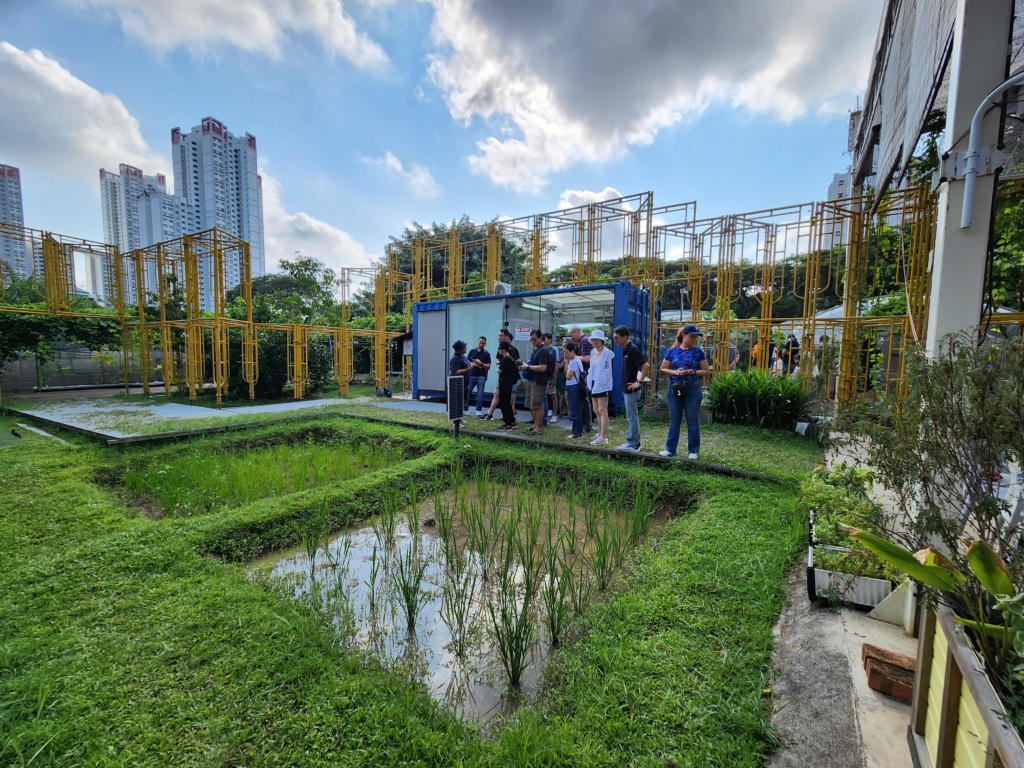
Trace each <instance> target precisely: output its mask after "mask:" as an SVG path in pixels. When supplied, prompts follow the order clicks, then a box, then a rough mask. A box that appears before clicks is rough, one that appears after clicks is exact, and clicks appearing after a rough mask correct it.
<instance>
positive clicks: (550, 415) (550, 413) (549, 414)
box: [548, 408, 555, 419]
mask: <svg viewBox="0 0 1024 768" xmlns="http://www.w3.org/2000/svg"><path fill="white" fill-rule="evenodd" d="M554 415H555V414H553V413H552V412H551V409H550V408H548V418H549V419H550V418H551V417H552V416H554Z"/></svg>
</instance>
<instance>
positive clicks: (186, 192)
mask: <svg viewBox="0 0 1024 768" xmlns="http://www.w3.org/2000/svg"><path fill="white" fill-rule="evenodd" d="M171 145H172V148H171V151H172V160H173V163H174V188H175V190H176V191H177V194H179V195H181V196H182V197H183V198H184V199H185V203H186V206H187V208H188V217H189V221H188V230H189V231H190V232H197V231H201V230H204V229H210V228H211V227H220V228H221V229H223V230H225V231H226V232H230V233H231V234H233V235H235V236H237V237H240V238H242V239H243V240H245V241H247V242H248V243H249V257H250V269H251V271H252V276H253V277H256V276H257V275H262V274H263V272H264V269H265V253H264V246H263V181H262V179H261V178H260V177H259V175H258V174H257V172H256V137H255V136H253V135H252V134H250V133H247V134H245V136H235V135H233V134H232V133H231V132H230V131H229V130H228V129H227V126H226V125H224V124H223V123H222V122H220V121H219V120H215V119H214V118H212V117H204V118H203V120H202V123H201V124H200V125H197V126H194V127H193V128H192V131H191V132H189V133H182V132H181V129H180V128H175V129H173V130H172V131H171ZM227 269H228V273H227V275H225V281H226V286H227V287H228V288H233V287H234V286H236V285H238V283H239V281H240V280H241V275H240V274H238V266H237V264H233V265H228V267H227ZM202 280H203V292H204V294H205V293H206V287H207V285H208V280H207V276H206V274H205V272H204V273H203V275H202ZM206 304H207V302H206V301H204V305H206Z"/></svg>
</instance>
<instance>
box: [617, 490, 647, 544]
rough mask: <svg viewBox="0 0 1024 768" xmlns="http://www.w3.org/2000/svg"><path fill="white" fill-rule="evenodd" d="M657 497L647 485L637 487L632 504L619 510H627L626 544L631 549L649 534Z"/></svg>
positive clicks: (624, 505)
mask: <svg viewBox="0 0 1024 768" xmlns="http://www.w3.org/2000/svg"><path fill="white" fill-rule="evenodd" d="M655 503H656V502H655V497H654V493H653V492H652V491H651V489H650V488H649V487H648V486H647V485H646V484H645V483H641V484H639V485H637V487H636V491H635V492H634V493H633V501H632V503H631V504H623V505H622V506H620V507H618V509H624V510H626V521H627V523H626V528H627V530H626V542H627V544H628V546H629V547H630V548H632V547H635V546H636V545H637V544H639V543H640V540H641V539H642V538H643V537H644V536H645V535H646V534H647V526H648V524H649V522H650V520H651V518H652V517H654V508H655Z"/></svg>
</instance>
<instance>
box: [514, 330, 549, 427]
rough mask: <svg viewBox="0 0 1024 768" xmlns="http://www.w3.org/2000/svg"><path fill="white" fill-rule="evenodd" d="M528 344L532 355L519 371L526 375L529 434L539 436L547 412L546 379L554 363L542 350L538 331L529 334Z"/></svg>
mask: <svg viewBox="0 0 1024 768" xmlns="http://www.w3.org/2000/svg"><path fill="white" fill-rule="evenodd" d="M530 343H531V344H532V345H533V354H532V355H530V359H529V360H527V361H526V362H525V363H520V365H519V370H520V371H523V372H524V373H525V374H526V408H527V410H529V411H530V414H531V415H532V416H533V427H532V428H531V429H530V431H529V434H531V435H537V436H540V435H541V434H543V432H544V413H545V412H546V411H547V396H548V379H549V378H550V376H551V371H552V369H553V368H554V366H555V362H554V360H553V359H552V357H551V353H550V352H548V351H547V350H546V349H545V348H544V340H543V338H542V336H541V332H540V331H538V330H533V331H531V332H530Z"/></svg>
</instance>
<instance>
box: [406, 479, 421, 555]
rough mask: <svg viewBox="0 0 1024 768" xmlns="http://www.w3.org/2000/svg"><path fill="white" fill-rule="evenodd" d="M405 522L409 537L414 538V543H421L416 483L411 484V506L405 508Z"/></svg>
mask: <svg viewBox="0 0 1024 768" xmlns="http://www.w3.org/2000/svg"><path fill="white" fill-rule="evenodd" d="M405 521H406V523H407V524H408V526H409V535H410V536H412V540H413V542H417V541H419V536H420V502H419V497H418V495H417V493H416V485H415V483H410V484H409V505H408V506H407V507H406V508H405Z"/></svg>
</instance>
